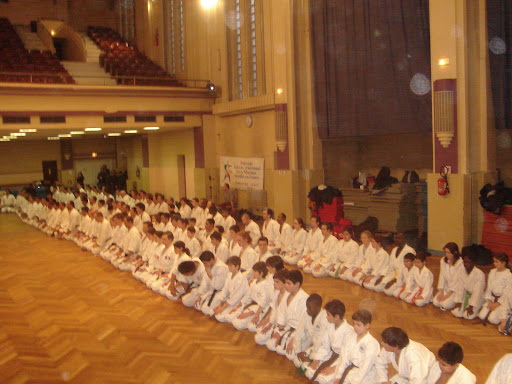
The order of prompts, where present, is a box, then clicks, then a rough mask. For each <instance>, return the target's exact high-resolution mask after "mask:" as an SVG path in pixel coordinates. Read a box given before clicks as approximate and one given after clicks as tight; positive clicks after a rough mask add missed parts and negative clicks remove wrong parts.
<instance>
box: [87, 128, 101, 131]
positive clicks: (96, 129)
mask: <svg viewBox="0 0 512 384" xmlns="http://www.w3.org/2000/svg"><path fill="white" fill-rule="evenodd" d="M98 131H101V128H85V132H98Z"/></svg>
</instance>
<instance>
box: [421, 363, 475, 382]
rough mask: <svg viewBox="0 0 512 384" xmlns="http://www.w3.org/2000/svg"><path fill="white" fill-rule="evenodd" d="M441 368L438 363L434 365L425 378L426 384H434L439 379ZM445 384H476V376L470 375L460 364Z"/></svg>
mask: <svg viewBox="0 0 512 384" xmlns="http://www.w3.org/2000/svg"><path fill="white" fill-rule="evenodd" d="M441 373H442V372H441V368H440V367H439V363H436V364H434V366H433V367H432V369H431V370H430V372H429V374H428V378H427V382H426V384H436V383H437V380H439V378H440V377H441ZM446 384H476V376H475V375H473V374H472V373H471V371H470V370H469V369H467V368H466V367H465V366H463V365H462V364H459V366H458V367H457V369H456V370H455V372H453V374H452V375H451V377H450V378H449V379H448V381H447V382H446Z"/></svg>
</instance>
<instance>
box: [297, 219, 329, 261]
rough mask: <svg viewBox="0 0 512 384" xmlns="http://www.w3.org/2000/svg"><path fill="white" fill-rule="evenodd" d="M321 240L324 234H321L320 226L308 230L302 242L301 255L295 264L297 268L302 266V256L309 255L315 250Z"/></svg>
mask: <svg viewBox="0 0 512 384" xmlns="http://www.w3.org/2000/svg"><path fill="white" fill-rule="evenodd" d="M323 240H324V235H322V230H321V229H320V228H316V229H315V230H314V231H313V230H310V231H309V232H308V234H307V236H306V243H305V244H304V249H303V251H302V255H301V257H300V259H299V260H298V261H297V266H298V267H299V268H304V265H305V261H304V257H305V256H310V255H311V254H312V253H313V252H316V251H317V250H318V248H319V247H320V244H321V243H322V241H323Z"/></svg>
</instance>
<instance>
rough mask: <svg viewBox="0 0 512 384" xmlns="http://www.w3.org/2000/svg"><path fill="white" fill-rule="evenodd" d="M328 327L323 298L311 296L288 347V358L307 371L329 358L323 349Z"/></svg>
mask: <svg viewBox="0 0 512 384" xmlns="http://www.w3.org/2000/svg"><path fill="white" fill-rule="evenodd" d="M328 325H329V322H328V321H327V312H325V309H322V297H321V296H320V295H318V294H316V293H313V294H311V295H310V296H309V297H308V299H307V300H306V312H305V313H304V314H303V315H302V317H301V319H300V321H299V325H298V326H297V330H296V332H295V333H294V335H293V337H292V339H291V340H290V342H289V343H288V345H287V346H286V357H287V358H288V359H289V360H291V361H293V364H295V366H296V367H297V368H301V369H302V370H303V371H305V370H306V369H307V367H308V366H309V364H310V363H311V362H312V361H314V360H320V361H325V360H327V359H328V358H329V354H328V353H325V351H324V350H323V349H322V348H321V347H322V342H323V340H324V334H325V332H326V330H327V327H328Z"/></svg>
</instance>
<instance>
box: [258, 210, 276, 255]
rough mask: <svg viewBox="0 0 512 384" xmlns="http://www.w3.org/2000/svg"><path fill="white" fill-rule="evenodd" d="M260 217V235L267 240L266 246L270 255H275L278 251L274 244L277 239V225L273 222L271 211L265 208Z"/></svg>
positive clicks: (272, 212) (272, 211)
mask: <svg viewBox="0 0 512 384" xmlns="http://www.w3.org/2000/svg"><path fill="white" fill-rule="evenodd" d="M262 216H263V225H262V228H261V234H262V236H264V237H266V238H267V239H268V246H269V249H270V251H271V252H272V254H276V253H277V250H278V248H277V247H276V243H277V239H278V237H279V223H278V222H277V221H275V220H274V210H273V209H270V208H265V209H264V210H263V212H262Z"/></svg>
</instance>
